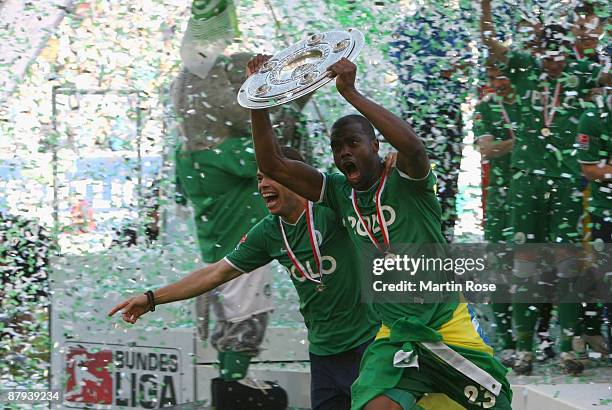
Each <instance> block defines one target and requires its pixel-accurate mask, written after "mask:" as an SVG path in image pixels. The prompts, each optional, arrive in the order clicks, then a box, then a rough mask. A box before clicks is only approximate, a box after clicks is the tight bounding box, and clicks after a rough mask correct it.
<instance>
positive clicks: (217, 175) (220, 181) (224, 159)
mask: <svg viewBox="0 0 612 410" xmlns="http://www.w3.org/2000/svg"><path fill="white" fill-rule="evenodd" d="M176 172H177V176H178V181H179V182H180V185H181V189H182V190H183V191H184V192H185V194H186V196H187V198H188V199H189V200H190V201H191V202H192V204H193V208H194V211H195V222H196V229H197V235H198V242H199V245H200V251H201V253H202V258H203V259H204V261H205V262H208V263H213V262H216V261H218V260H219V259H221V258H223V257H224V256H225V255H226V254H227V253H228V252H230V251H231V250H232V249H233V248H234V246H235V244H236V243H237V242H238V241H239V240H240V238H241V236H242V235H243V234H244V233H245V232H247V231H248V230H249V228H251V227H252V226H253V225H255V224H256V223H257V221H259V220H260V219H261V218H263V217H264V216H265V215H266V214H267V213H268V210H267V208H266V206H265V204H264V202H263V201H262V199H261V198H260V195H259V192H258V190H257V179H256V174H257V163H256V161H255V152H254V150H253V145H252V142H251V139H250V138H230V139H227V140H225V141H223V142H222V143H221V144H219V145H218V146H216V147H215V148H211V149H206V150H201V151H177V153H176Z"/></svg>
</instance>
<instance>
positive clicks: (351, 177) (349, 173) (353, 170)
mask: <svg viewBox="0 0 612 410" xmlns="http://www.w3.org/2000/svg"><path fill="white" fill-rule="evenodd" d="M341 166H342V173H343V174H344V176H346V179H348V182H349V183H351V184H356V183H357V182H359V180H360V179H361V172H359V168H358V167H357V163H356V162H355V161H354V160H352V159H349V160H345V161H342V164H341Z"/></svg>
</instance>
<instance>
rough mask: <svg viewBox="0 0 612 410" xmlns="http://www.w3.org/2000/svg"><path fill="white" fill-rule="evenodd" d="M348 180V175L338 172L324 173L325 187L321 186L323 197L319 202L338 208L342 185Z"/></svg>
mask: <svg viewBox="0 0 612 410" xmlns="http://www.w3.org/2000/svg"><path fill="white" fill-rule="evenodd" d="M345 182H346V177H345V176H344V175H342V174H339V173H337V172H334V173H330V172H324V173H323V187H322V188H321V190H322V191H321V198H320V200H319V203H321V204H323V205H326V206H328V207H330V208H332V209H337V208H338V204H339V201H338V198H339V197H340V195H341V192H342V186H343V185H344V183H345Z"/></svg>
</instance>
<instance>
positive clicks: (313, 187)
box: [247, 54, 323, 201]
mask: <svg viewBox="0 0 612 410" xmlns="http://www.w3.org/2000/svg"><path fill="white" fill-rule="evenodd" d="M268 59H269V56H263V55H261V54H258V55H257V56H256V57H255V58H253V59H252V60H251V61H249V63H248V66H247V76H250V75H252V74H253V73H255V72H256V71H258V70H259V68H260V67H261V66H262V65H263V63H265V62H266V61H267V60H268ZM251 127H252V131H253V144H254V145H255V156H256V157H257V165H258V166H259V170H260V171H261V172H263V173H264V174H266V175H268V176H269V177H270V178H272V179H274V180H275V181H277V182H279V183H281V184H283V185H284V186H286V187H287V188H289V189H290V190H292V191H293V192H295V193H297V194H298V195H300V196H302V197H304V198H306V199H309V200H311V201H318V200H319V197H320V196H321V189H322V187H323V176H322V175H321V173H320V172H319V171H318V170H317V169H316V168H313V167H311V166H309V165H307V164H305V163H303V162H300V161H294V160H291V159H288V158H285V157H284V156H283V154H282V152H281V150H280V146H279V145H278V141H277V140H276V137H275V135H274V130H273V129H272V123H271V121H270V114H269V112H268V110H267V109H263V110H251Z"/></svg>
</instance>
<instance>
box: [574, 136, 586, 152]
mask: <svg viewBox="0 0 612 410" xmlns="http://www.w3.org/2000/svg"><path fill="white" fill-rule="evenodd" d="M576 144H578V149H583V150H588V149H589V136H588V135H586V134H578V136H577V137H576Z"/></svg>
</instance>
